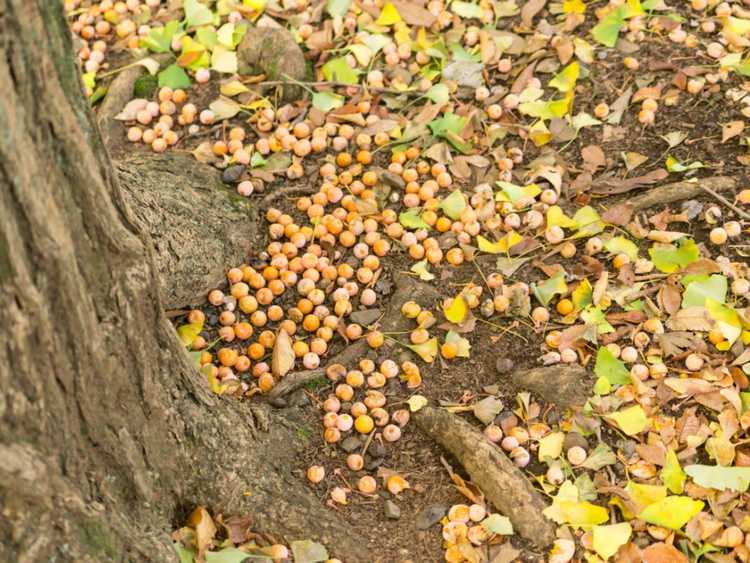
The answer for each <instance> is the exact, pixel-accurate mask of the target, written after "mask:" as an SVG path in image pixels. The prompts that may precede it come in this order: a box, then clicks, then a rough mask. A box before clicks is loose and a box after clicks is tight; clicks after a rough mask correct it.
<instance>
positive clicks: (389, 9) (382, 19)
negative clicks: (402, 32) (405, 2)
mask: <svg viewBox="0 0 750 563" xmlns="http://www.w3.org/2000/svg"><path fill="white" fill-rule="evenodd" d="M400 21H401V14H399V13H398V10H397V9H396V6H394V5H393V2H386V3H385V6H383V10H382V11H381V12H380V16H379V17H378V19H377V20H375V23H376V24H377V25H393V24H394V23H397V22H400Z"/></svg>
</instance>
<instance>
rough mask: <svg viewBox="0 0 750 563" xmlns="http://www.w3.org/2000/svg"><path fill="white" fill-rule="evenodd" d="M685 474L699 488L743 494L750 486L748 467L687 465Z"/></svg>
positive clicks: (749, 469)
mask: <svg viewBox="0 0 750 563" xmlns="http://www.w3.org/2000/svg"><path fill="white" fill-rule="evenodd" d="M685 473H687V474H688V475H690V477H692V479H693V481H695V482H696V483H697V484H698V485H700V486H701V487H706V488H709V489H716V490H719V491H727V490H729V491H734V492H737V493H744V492H745V491H746V490H747V488H748V486H750V467H724V466H721V465H688V466H687V467H685Z"/></svg>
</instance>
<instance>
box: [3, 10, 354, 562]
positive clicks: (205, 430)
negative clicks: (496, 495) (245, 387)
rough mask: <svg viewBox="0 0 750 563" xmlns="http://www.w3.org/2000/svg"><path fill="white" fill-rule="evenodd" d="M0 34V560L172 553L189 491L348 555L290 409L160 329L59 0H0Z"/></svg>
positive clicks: (153, 293)
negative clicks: (206, 378)
mask: <svg viewBox="0 0 750 563" xmlns="http://www.w3.org/2000/svg"><path fill="white" fill-rule="evenodd" d="M0 40H1V41H2V49H0V52H1V53H2V56H0V91H2V93H3V95H2V96H1V97H0V131H2V134H0V184H1V186H0V354H2V357H3V361H2V363H0V507H2V508H1V510H2V513H1V514H2V517H0V560H2V561H18V562H30V561H53V560H54V561H77V562H81V561H91V562H94V561H96V562H101V561H170V560H174V555H173V553H172V552H171V547H170V545H169V544H170V540H169V532H170V531H171V530H172V529H173V528H174V527H176V526H177V525H181V524H182V523H183V520H184V518H185V516H186V514H187V512H188V511H189V510H190V509H191V508H192V507H193V506H194V505H195V504H197V503H202V504H205V505H207V506H208V507H209V508H210V509H211V510H213V511H215V512H218V511H221V512H223V513H225V514H230V513H231V514H250V515H252V516H253V517H254V520H255V528H256V529H258V530H261V531H265V532H270V533H273V534H276V535H278V536H279V538H280V539H302V538H307V537H309V538H313V539H317V540H318V541H323V542H325V543H326V544H328V546H329V548H330V550H331V551H332V552H333V553H341V554H345V555H346V556H347V557H354V558H357V557H360V558H361V557H362V555H361V554H362V552H363V550H364V549H366V546H365V545H364V544H363V543H362V542H360V541H359V538H357V537H354V536H352V535H351V533H350V532H349V530H347V529H346V528H344V527H343V526H342V524H341V523H340V522H339V521H338V520H337V519H336V518H335V516H334V515H332V514H331V513H330V512H329V511H326V510H324V509H323V508H322V506H321V504H320V502H319V501H318V499H317V498H316V497H315V496H314V495H313V494H312V493H311V492H310V490H309V489H308V487H307V486H306V485H305V484H304V483H303V481H302V479H301V478H300V476H299V475H296V474H294V472H293V471H292V469H293V468H294V467H295V463H296V454H297V448H298V446H299V444H300V442H301V441H302V440H303V438H302V437H300V435H304V432H298V431H297V430H298V427H299V425H300V424H301V423H300V422H299V421H295V419H294V411H292V410H285V411H283V413H285V414H284V415H277V414H275V413H273V412H270V411H269V410H268V409H266V408H263V407H260V406H259V407H254V408H252V407H248V406H247V405H246V404H242V403H238V402H236V401H229V400H225V399H223V398H221V397H218V396H215V395H212V394H211V393H210V392H209V391H208V389H207V387H206V386H205V385H204V382H203V381H202V379H201V376H200V375H199V374H198V372H197V371H196V370H195V369H194V367H193V366H192V365H191V364H190V362H189V360H188V357H187V355H186V354H185V352H184V349H183V348H182V347H181V345H180V343H179V341H178V340H177V339H176V337H175V335H174V330H173V328H172V327H171V326H170V325H169V323H168V321H167V320H166V318H165V316H164V314H163V304H164V301H163V298H162V296H161V292H160V291H159V284H158V278H157V272H158V269H157V267H156V266H155V261H154V257H155V254H154V252H153V241H151V239H150V238H148V236H147V235H143V234H142V233H141V231H140V229H139V227H138V220H137V219H136V218H135V217H134V216H133V215H132V214H131V212H130V211H129V210H128V207H127V205H126V203H125V199H124V197H123V194H122V192H121V190H120V188H119V185H118V181H117V178H116V175H115V173H114V171H113V168H112V166H111V162H110V160H109V157H108V155H107V153H106V150H105V148H104V146H103V143H102V141H101V138H100V136H99V132H98V130H97V127H96V124H95V122H94V119H93V117H92V114H91V112H90V110H89V109H88V107H87V104H86V102H85V100H84V99H83V96H82V93H81V84H80V79H79V77H78V71H77V69H76V67H75V64H74V56H73V52H72V45H71V40H70V35H69V32H68V29H67V25H66V23H65V20H64V16H63V13H62V3H61V2H57V1H49V0H2V3H0ZM282 416H285V418H282Z"/></svg>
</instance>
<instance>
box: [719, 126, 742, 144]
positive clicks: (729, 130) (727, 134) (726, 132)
mask: <svg viewBox="0 0 750 563" xmlns="http://www.w3.org/2000/svg"><path fill="white" fill-rule="evenodd" d="M744 129H745V122H744V121H741V120H738V121H730V122H729V123H725V124H724V125H722V126H721V142H722V143H726V142H727V141H728V140H729V139H731V138H733V137H736V136H737V135H739V134H740V133H742V131H743V130H744Z"/></svg>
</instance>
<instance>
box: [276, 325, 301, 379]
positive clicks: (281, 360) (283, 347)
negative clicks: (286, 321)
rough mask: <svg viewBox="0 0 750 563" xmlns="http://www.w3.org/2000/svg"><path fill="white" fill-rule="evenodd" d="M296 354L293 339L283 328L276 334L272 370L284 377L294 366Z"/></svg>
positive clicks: (278, 375)
mask: <svg viewBox="0 0 750 563" xmlns="http://www.w3.org/2000/svg"><path fill="white" fill-rule="evenodd" d="M294 359H295V354H294V350H293V348H292V339H291V338H289V334H288V333H287V331H285V330H283V329H281V330H279V331H278V333H277V334H276V342H275V343H274V345H273V354H272V355H271V372H272V373H273V374H274V375H275V376H277V377H284V376H285V375H286V374H287V373H289V370H291V369H292V368H293V367H294Z"/></svg>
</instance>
